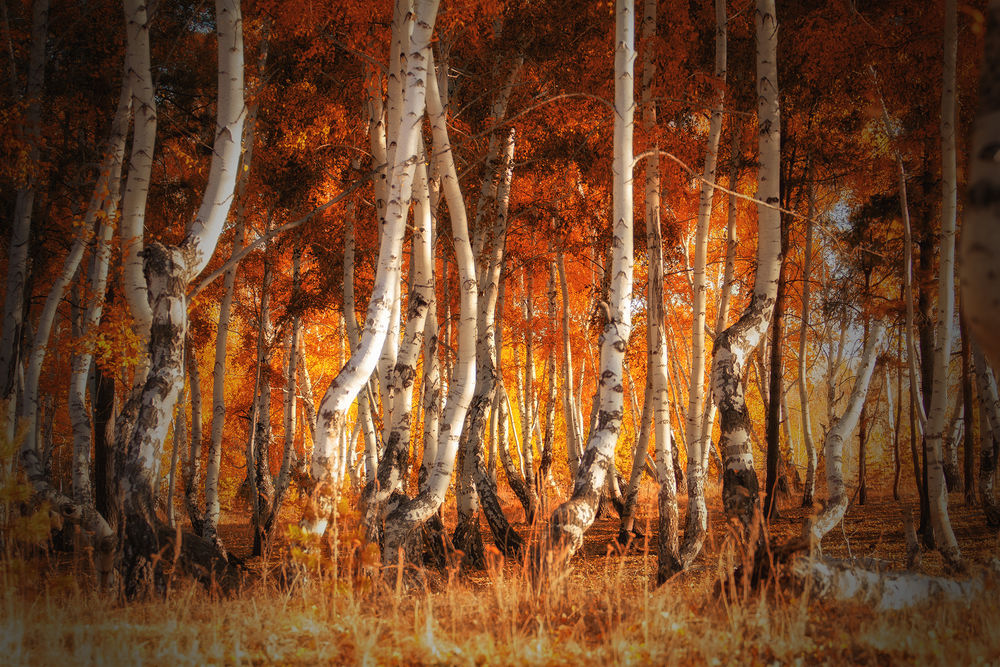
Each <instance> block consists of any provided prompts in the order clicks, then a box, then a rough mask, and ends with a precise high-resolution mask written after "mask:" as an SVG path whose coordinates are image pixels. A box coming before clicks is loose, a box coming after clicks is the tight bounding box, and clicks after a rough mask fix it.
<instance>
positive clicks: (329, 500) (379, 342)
mask: <svg viewBox="0 0 1000 667" xmlns="http://www.w3.org/2000/svg"><path fill="white" fill-rule="evenodd" d="M436 15H437V2H436V0H425V1H422V2H418V3H417V7H416V12H415V14H411V15H409V20H410V21H413V31H412V37H411V39H410V44H409V48H408V49H407V56H406V63H407V65H406V66H407V71H406V86H405V99H404V108H403V112H402V118H403V119H404V120H402V121H400V127H399V134H398V137H399V139H398V142H397V149H396V153H395V157H394V159H393V161H392V164H391V165H390V167H391V172H390V173H391V177H390V179H389V195H388V199H387V202H388V203H387V205H386V216H385V225H384V226H383V230H382V237H381V242H380V245H379V255H378V258H379V259H378V266H377V269H376V273H375V283H374V287H373V289H372V296H371V301H370V302H369V304H368V314H367V317H366V318H365V328H364V330H363V331H362V332H361V336H360V337H359V341H358V347H357V349H355V350H354V352H353V353H352V354H351V358H350V359H349V360H348V362H347V363H346V364H345V365H344V368H343V369H342V370H341V371H340V373H339V374H338V375H337V377H336V378H335V379H334V380H333V382H331V383H330V386H329V388H328V389H327V391H326V393H325V394H324V396H323V400H322V402H321V403H320V406H319V411H318V412H319V418H318V420H317V422H318V423H317V425H316V441H315V443H314V446H313V460H312V476H313V479H314V480H315V481H316V482H317V486H316V487H315V489H314V490H313V492H312V498H311V502H310V503H309V504H308V505H307V508H306V512H305V514H304V515H303V518H302V521H301V522H300V526H301V527H302V528H303V529H304V530H306V531H307V532H309V533H313V534H318V535H321V534H323V533H324V532H325V531H326V526H327V524H328V523H329V520H330V517H331V515H332V512H333V511H334V510H335V503H336V496H337V494H338V493H339V488H340V482H341V477H340V473H341V472H342V471H343V462H342V461H340V460H339V458H340V457H339V443H340V438H341V433H342V432H343V430H344V429H345V427H346V425H347V411H348V410H349V409H350V407H351V403H352V402H353V401H354V398H355V396H357V394H358V392H359V391H361V390H362V388H363V387H364V386H365V384H366V383H367V382H368V378H369V377H371V374H372V372H373V371H374V370H375V367H376V366H377V364H378V360H379V355H380V353H381V351H382V348H383V345H384V343H385V338H386V335H387V332H388V330H389V327H390V319H391V316H392V310H393V301H394V293H395V289H396V288H395V287H394V285H395V284H398V283H399V278H400V270H401V260H402V245H403V235H404V233H405V231H406V218H407V210H408V207H409V202H410V198H411V196H412V190H413V178H414V173H415V170H416V163H417V160H418V148H419V144H418V140H419V135H420V124H419V123H417V122H415V119H418V118H420V117H422V115H423V113H424V98H425V90H426V85H427V63H428V62H429V54H430V39H431V35H432V33H433V29H434V21H435V18H436Z"/></svg>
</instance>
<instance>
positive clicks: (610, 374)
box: [549, 0, 669, 558]
mask: <svg viewBox="0 0 1000 667" xmlns="http://www.w3.org/2000/svg"><path fill="white" fill-rule="evenodd" d="M615 6H616V9H615V101H614V108H615V113H614V119H615V120H614V158H613V162H612V166H611V173H612V179H613V181H612V182H613V186H612V232H613V239H612V242H611V248H610V249H609V251H610V252H611V253H612V258H611V284H610V289H609V292H608V303H606V304H604V307H606V310H607V312H606V322H605V325H604V331H603V332H602V333H601V339H600V345H601V360H600V373H599V376H598V378H599V389H598V391H599V394H600V404H599V405H600V407H599V413H598V417H597V424H596V428H594V429H593V432H592V433H591V436H590V438H589V440H588V442H587V446H586V449H585V450H584V454H583V458H582V459H581V461H580V468H579V470H578V471H577V474H576V479H575V482H574V485H573V495H572V497H571V498H570V499H569V500H567V501H566V502H565V503H563V504H562V505H560V506H559V507H557V508H556V509H555V510H554V511H553V512H552V519H551V523H550V528H549V530H550V538H551V540H552V543H553V546H554V547H555V548H556V549H560V550H564V552H563V553H562V554H560V558H562V557H566V558H568V557H569V556H572V554H573V553H574V552H575V551H576V550H577V549H579V548H580V546H582V544H583V534H584V532H585V531H586V530H587V529H588V528H589V527H590V525H591V524H592V523H593V521H594V517H595V514H596V512H597V505H598V501H599V500H600V496H601V492H602V490H603V489H604V486H605V482H606V476H607V474H608V470H609V468H610V467H611V465H612V463H613V459H614V451H615V445H616V444H617V442H618V434H619V431H620V430H621V423H622V413H623V408H624V404H623V393H622V386H623V384H624V383H623V378H622V362H623V359H624V357H625V350H626V348H627V346H628V339H629V334H630V333H631V330H632V313H631V310H630V308H631V305H630V303H631V297H632V262H633V259H632V237H633V230H632V227H633V225H632V167H633V154H632V130H633V125H634V121H633V118H634V113H635V103H634V101H633V81H634V75H633V71H634V64H635V12H634V7H633V3H632V2H630V1H629V0H618V1H617V2H616V5H615ZM667 446H668V447H669V445H667ZM667 451H669V450H667Z"/></svg>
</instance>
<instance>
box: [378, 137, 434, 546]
mask: <svg viewBox="0 0 1000 667" xmlns="http://www.w3.org/2000/svg"><path fill="white" fill-rule="evenodd" d="M421 152H423V151H421ZM413 218H414V228H413V235H412V238H411V249H412V250H411V252H412V260H411V261H412V264H411V276H412V278H413V289H411V290H410V295H409V303H408V304H407V314H406V330H405V332H404V334H403V342H402V345H401V346H400V349H399V354H398V356H397V357H396V364H395V367H394V368H393V370H392V373H391V374H390V376H389V384H388V389H389V392H388V397H389V401H390V405H391V410H390V411H389V419H390V424H389V429H388V433H389V437H388V438H387V439H386V441H385V450H384V452H383V455H382V458H381V459H380V460H379V465H378V473H377V476H376V479H375V480H373V481H370V482H368V483H367V484H366V486H365V490H364V493H363V494H362V497H361V508H362V512H363V514H364V521H365V528H366V531H367V533H368V536H369V539H370V540H374V538H375V537H376V535H377V534H378V532H380V530H379V528H380V527H379V524H380V523H381V519H382V516H381V512H382V506H383V505H384V503H385V502H386V500H388V498H389V495H390V494H392V493H393V492H396V491H400V490H402V489H401V487H402V485H403V482H404V480H405V476H406V470H407V467H408V463H409V456H410V417H411V414H410V413H411V410H412V408H413V386H414V383H415V382H416V376H417V360H418V358H419V356H420V350H421V343H422V342H423V339H422V337H423V331H424V323H425V321H426V317H427V310H428V307H429V306H430V304H431V303H432V302H433V300H434V299H433V294H432V293H431V289H432V288H431V285H432V284H433V283H432V282H431V280H430V279H429V278H428V276H430V275H431V274H432V273H433V264H432V261H433V260H432V257H431V209H430V192H429V190H428V183H427V169H426V166H425V165H424V163H423V161H421V162H419V163H418V164H417V165H416V173H415V178H414V181H413Z"/></svg>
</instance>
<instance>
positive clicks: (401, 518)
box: [382, 60, 479, 563]
mask: <svg viewBox="0 0 1000 667" xmlns="http://www.w3.org/2000/svg"><path fill="white" fill-rule="evenodd" d="M428 62H429V63H432V62H433V61H432V60H429V61H428ZM431 71H433V70H432V69H431ZM427 114H428V117H429V119H430V123H431V130H432V133H433V136H434V161H435V163H436V164H437V166H438V169H439V170H440V173H441V189H442V190H443V192H444V195H445V200H446V201H447V204H448V212H449V216H450V218H451V231H452V240H453V242H454V246H455V259H456V265H457V267H458V278H459V279H458V286H459V290H460V292H459V296H460V301H461V306H460V311H459V325H458V357H457V359H456V361H455V363H454V365H453V368H452V373H453V374H452V377H451V381H450V382H449V383H448V397H447V400H446V402H445V407H444V413H443V415H442V418H441V429H440V432H439V436H438V442H437V447H436V452H435V460H434V464H433V466H432V467H431V468H430V472H429V474H428V477H427V483H426V484H425V485H424V486H423V487H422V488H421V489H420V491H419V493H418V494H417V496H416V497H415V498H413V499H411V500H408V501H405V502H402V503H400V504H399V505H398V506H397V507H396V509H395V510H393V511H392V512H391V513H390V514H389V515H388V516H387V517H386V519H385V540H384V543H383V551H382V557H383V561H384V562H387V563H395V562H396V559H397V558H398V557H399V553H400V549H401V548H404V547H405V545H406V544H407V543H408V540H409V539H410V538H411V536H412V535H413V534H414V531H415V530H416V528H417V527H418V526H420V525H421V524H422V523H423V522H425V521H426V520H427V519H429V518H430V517H431V515H433V514H434V513H435V512H437V510H438V508H439V507H441V503H443V502H444V498H445V493H446V492H447V491H448V483H449V481H450V480H451V476H452V472H453V471H454V469H455V458H456V455H457V453H458V448H459V441H460V438H461V435H462V431H463V427H464V426H465V423H466V415H467V414H468V410H469V407H470V405H471V403H472V396H473V394H474V392H475V384H476V356H477V355H476V347H477V346H476V338H477V336H476V334H477V330H478V324H477V323H478V315H477V314H478V311H479V308H478V304H477V301H478V298H479V296H478V294H479V290H478V287H477V283H476V265H475V259H474V257H475V256H474V255H473V253H472V244H471V242H470V240H469V225H468V217H467V214H466V210H465V201H464V199H463V197H462V191H461V189H460V186H459V181H458V172H457V170H456V168H455V160H454V153H453V151H452V145H451V142H450V140H449V138H448V128H447V116H446V108H445V107H444V106H443V105H442V102H441V94H440V92H439V90H438V80H437V77H435V76H429V77H428V78H427Z"/></svg>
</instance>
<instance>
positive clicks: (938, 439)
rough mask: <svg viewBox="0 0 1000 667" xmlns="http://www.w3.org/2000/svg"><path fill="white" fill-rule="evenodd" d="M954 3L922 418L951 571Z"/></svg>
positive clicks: (930, 492) (937, 530) (948, 10)
mask: <svg viewBox="0 0 1000 667" xmlns="http://www.w3.org/2000/svg"><path fill="white" fill-rule="evenodd" d="M957 21H958V19H957V9H956V5H955V0H945V29H944V83H943V85H942V90H941V160H942V167H941V172H942V179H941V185H942V189H943V190H944V193H943V203H942V207H941V241H940V243H941V245H940V268H939V274H938V307H937V332H936V333H937V336H936V340H935V345H934V384H933V390H932V392H931V399H930V401H931V404H930V405H931V407H930V411H929V414H928V417H927V430H926V431H925V433H924V437H925V439H926V453H925V456H926V458H927V497H928V501H929V502H930V519H931V527H932V529H933V531H934V541H935V544H936V545H937V549H938V551H940V552H941V555H942V556H944V559H945V561H946V562H947V563H948V564H949V565H951V566H959V565H960V564H961V554H960V552H959V549H958V542H957V540H956V539H955V533H954V531H953V530H952V528H951V521H950V520H949V518H948V488H947V485H946V483H945V475H944V465H945V461H944V437H945V435H944V430H945V428H946V426H947V424H946V421H947V409H948V361H949V360H950V359H951V339H952V318H953V317H954V312H955V219H956V216H957V193H958V176H957V167H956V156H955V59H956V51H957V48H958V47H957V36H956V32H957Z"/></svg>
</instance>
